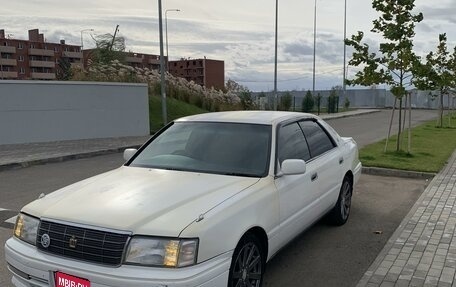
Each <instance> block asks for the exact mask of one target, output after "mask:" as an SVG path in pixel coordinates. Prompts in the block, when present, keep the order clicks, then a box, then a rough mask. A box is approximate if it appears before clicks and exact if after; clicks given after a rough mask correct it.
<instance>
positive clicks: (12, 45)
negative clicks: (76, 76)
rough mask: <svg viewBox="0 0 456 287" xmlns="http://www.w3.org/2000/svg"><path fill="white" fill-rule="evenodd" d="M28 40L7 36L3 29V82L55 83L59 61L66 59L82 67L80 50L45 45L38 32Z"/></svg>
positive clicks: (0, 48) (62, 43) (0, 61)
mask: <svg viewBox="0 0 456 287" xmlns="http://www.w3.org/2000/svg"><path fill="white" fill-rule="evenodd" d="M28 37H29V39H28V40H20V39H11V38H10V37H5V30H3V29H1V30H0V79H19V80H54V79H56V67H58V63H59V60H60V59H62V58H67V59H68V60H69V62H70V63H71V65H72V66H81V65H82V52H81V47H80V46H78V45H68V44H66V43H65V40H61V41H60V43H49V42H46V40H45V38H44V35H43V34H40V32H39V30H38V29H33V30H29V31H28Z"/></svg>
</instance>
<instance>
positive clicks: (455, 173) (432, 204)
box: [357, 151, 456, 287]
mask: <svg viewBox="0 0 456 287" xmlns="http://www.w3.org/2000/svg"><path fill="white" fill-rule="evenodd" d="M455 203H456V151H455V152H454V154H453V156H452V157H451V158H450V160H449V161H448V164H447V166H446V167H445V168H444V170H442V171H441V172H440V173H439V174H437V176H436V177H435V178H434V179H433V180H432V182H431V183H430V185H429V186H428V187H427V188H426V190H425V191H424V192H423V194H422V195H421V197H420V198H419V199H418V201H417V202H416V203H415V205H414V207H413V208H412V209H411V211H410V212H409V214H408V215H407V216H406V217H405V218H404V220H403V221H402V223H401V225H400V226H399V227H398V229H397V230H396V232H395V233H394V234H393V236H392V237H391V238H390V240H389V241H388V243H387V244H386V246H385V248H384V249H383V250H382V252H381V253H380V254H379V256H378V257H377V259H376V260H375V261H374V263H373V264H372V265H371V267H370V268H369V270H368V271H367V272H366V273H365V275H364V277H363V278H362V279H361V281H360V282H359V284H358V285H357V286H358V287H364V286H368V287H377V286H380V287H389V286H438V287H441V286H444V287H452V286H456V280H455V279H456V278H455V274H456V234H455V228H456V206H455Z"/></svg>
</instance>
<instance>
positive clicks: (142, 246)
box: [125, 236, 198, 267]
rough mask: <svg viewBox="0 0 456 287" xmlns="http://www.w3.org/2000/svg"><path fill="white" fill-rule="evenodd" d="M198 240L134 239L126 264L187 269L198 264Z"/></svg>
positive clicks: (131, 242)
mask: <svg viewBox="0 0 456 287" xmlns="http://www.w3.org/2000/svg"><path fill="white" fill-rule="evenodd" d="M197 253H198V239H168V238H153V237H152V238H151V237H139V236H138V237H133V238H132V239H131V241H130V244H129V246H128V251H127V256H126V259H125V263H127V264H128V263H130V264H139V265H148V266H163V267H185V266H190V265H194V264H195V263H196V258H197Z"/></svg>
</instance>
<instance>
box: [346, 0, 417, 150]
mask: <svg viewBox="0 0 456 287" xmlns="http://www.w3.org/2000/svg"><path fill="white" fill-rule="evenodd" d="M414 3H415V0H373V2H372V7H373V8H374V9H375V10H376V11H378V12H379V13H380V16H379V18H378V19H376V20H374V21H373V28H372V30H371V31H372V32H373V33H378V34H380V35H381V36H382V37H383V38H384V42H383V43H380V45H379V54H378V55H377V53H375V52H372V51H371V50H370V47H369V45H368V44H366V43H364V42H363V38H364V33H363V32H362V31H359V32H358V34H357V35H353V36H352V37H351V39H346V40H345V43H346V44H347V45H348V46H351V47H353V48H354V50H355V51H354V52H353V57H352V59H351V60H350V61H349V65H352V66H361V67H362V70H361V71H359V72H357V73H356V75H355V78H354V79H352V80H347V84H349V85H362V86H372V85H378V84H386V85H388V86H390V89H391V93H392V94H393V95H394V96H395V98H396V101H397V100H399V126H398V127H399V129H398V137H397V138H398V140H397V146H396V150H397V151H399V149H400V146H401V145H400V138H401V137H400V134H401V131H402V130H401V129H402V127H401V118H402V99H403V97H404V96H405V95H406V94H407V88H409V87H410V86H411V85H412V77H413V70H414V64H415V63H416V59H417V56H416V55H415V53H414V51H413V38H414V36H415V25H416V23H419V22H421V21H422V20H423V14H422V13H418V14H412V10H413V8H414V7H415V4H414ZM396 101H395V104H396ZM391 121H392V117H391ZM390 125H391V124H390ZM388 137H389V135H388Z"/></svg>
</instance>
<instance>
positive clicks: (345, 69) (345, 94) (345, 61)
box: [342, 0, 347, 103]
mask: <svg viewBox="0 0 456 287" xmlns="http://www.w3.org/2000/svg"><path fill="white" fill-rule="evenodd" d="M345 39H347V0H345V9H344V80H343V81H344V82H343V83H342V87H343V90H344V103H345V101H346V100H347V84H346V83H345V79H346V78H347V45H346V44H345Z"/></svg>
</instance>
